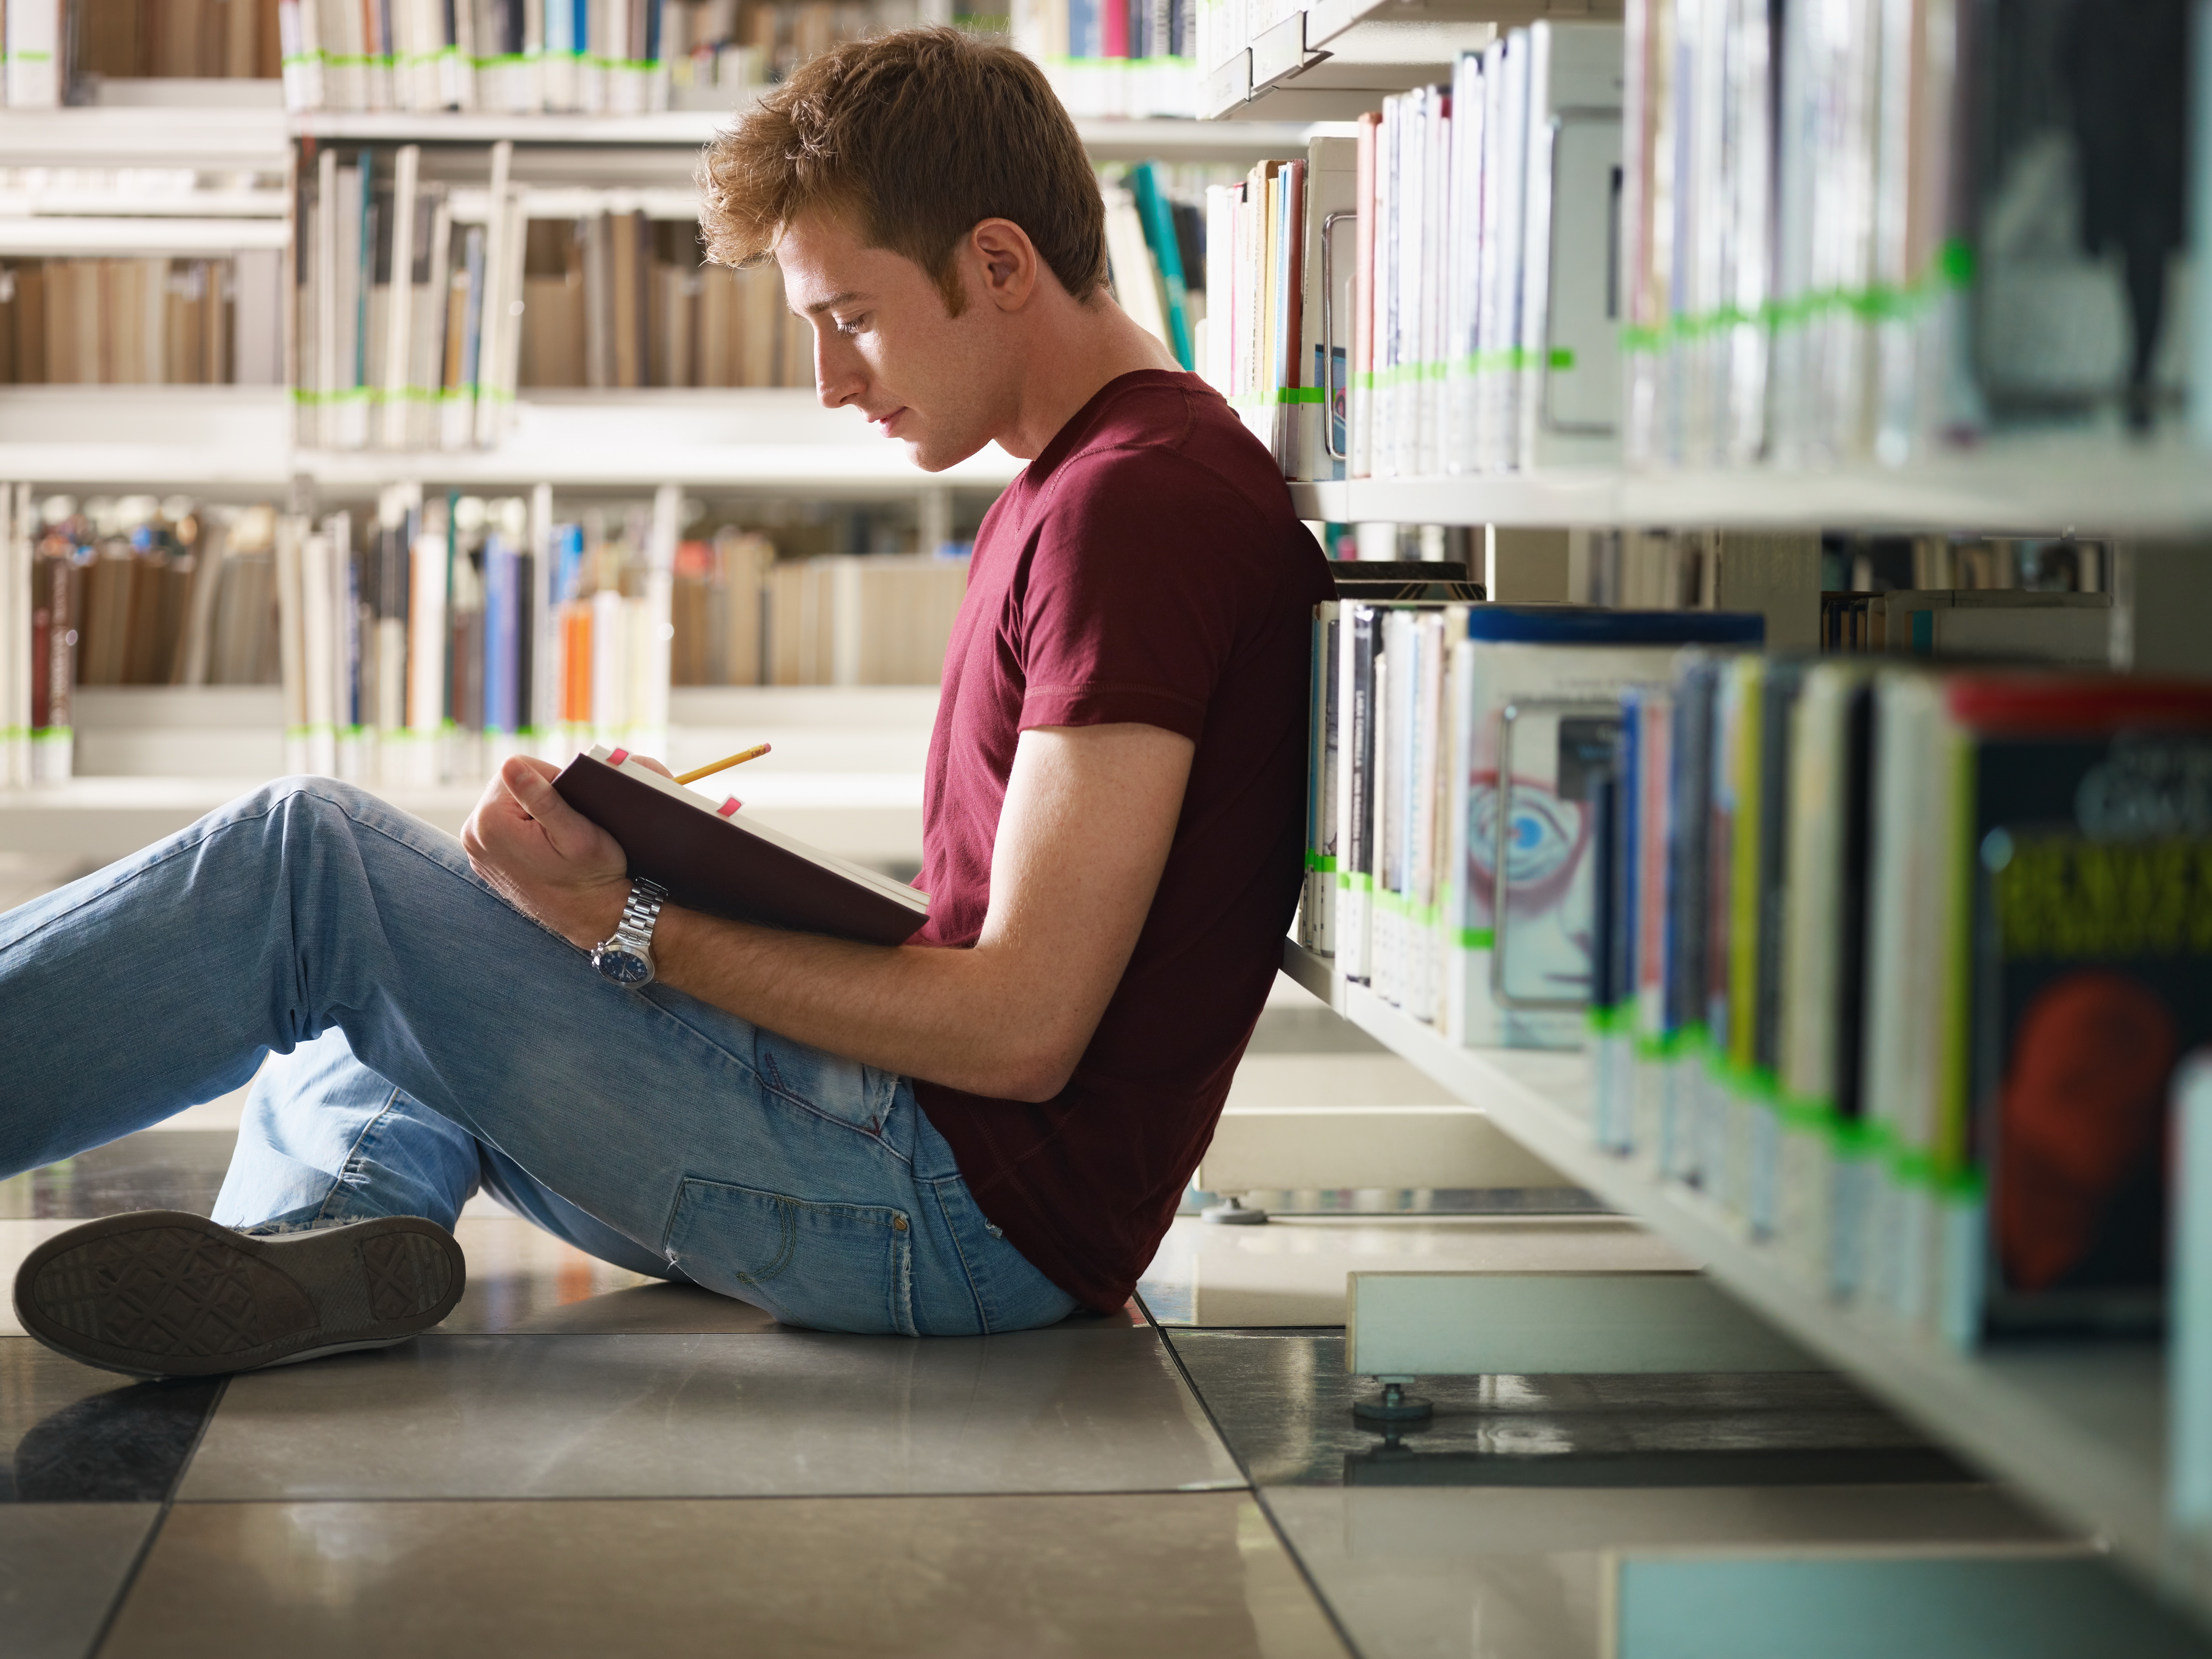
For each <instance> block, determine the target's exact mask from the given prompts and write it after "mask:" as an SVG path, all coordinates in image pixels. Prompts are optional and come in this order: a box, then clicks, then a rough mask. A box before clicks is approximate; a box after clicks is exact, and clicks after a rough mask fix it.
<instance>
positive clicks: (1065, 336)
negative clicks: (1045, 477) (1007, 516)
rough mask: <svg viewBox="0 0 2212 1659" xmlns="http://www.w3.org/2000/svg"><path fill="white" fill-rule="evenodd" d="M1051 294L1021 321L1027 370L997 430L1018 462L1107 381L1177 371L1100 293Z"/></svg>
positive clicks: (1166, 352)
mask: <svg viewBox="0 0 2212 1659" xmlns="http://www.w3.org/2000/svg"><path fill="white" fill-rule="evenodd" d="M1054 298H1055V299H1056V300H1057V301H1058V303H1057V304H1050V303H1048V304H1047V305H1044V306H1042V307H1039V308H1038V312H1037V313H1036V315H1034V316H1032V317H1030V318H1029V319H1026V321H1027V324H1028V328H1027V332H1028V334H1029V339H1028V340H1027V341H1026V342H1025V343H1026V344H1027V345H1028V347H1029V350H1028V352H1027V354H1026V355H1027V361H1028V362H1029V365H1030V368H1029V372H1028V373H1027V374H1025V375H1024V377H1023V378H1022V381H1021V384H1020V387H1019V392H1018V400H1017V404H1016V407H1015V409H1014V411H1013V415H1012V419H1011V420H1010V421H1009V422H1007V424H1006V428H1005V429H1003V430H1001V431H1000V433H999V434H998V435H997V436H998V440H999V447H1000V448H1001V449H1003V450H1005V451H1006V453H1008V454H1009V455H1012V456H1015V457H1016V458H1018V459H1021V460H1024V461H1032V460H1035V459H1036V458H1037V456H1038V455H1040V454H1041V453H1043V451H1044V447H1045V446H1046V445H1047V444H1048V443H1050V442H1051V441H1053V439H1054V436H1055V435H1057V434H1058V433H1059V431H1060V428H1062V427H1064V426H1066V424H1067V423H1068V422H1069V421H1071V420H1073V418H1074V417H1075V416H1076V414H1077V413H1078V412H1079V410H1081V409H1082V408H1083V406H1084V405H1085V404H1087V403H1089V402H1090V401H1091V399H1092V398H1095V397H1097V395H1098V393H1099V392H1100V391H1101V389H1103V387H1104V386H1106V385H1107V384H1108V383H1109V381H1113V380H1119V379H1121V376H1122V375H1124V374H1134V373H1136V372H1137V371H1138V370H1139V369H1147V368H1155V369H1166V370H1168V371H1170V373H1172V372H1175V371H1176V370H1179V369H1180V368H1182V365H1181V364H1180V363H1178V362H1176V360H1175V357H1174V355H1173V354H1172V353H1170V351H1169V350H1168V349H1167V348H1166V347H1165V346H1164V345H1162V344H1161V343H1160V342H1159V341H1158V339H1156V338H1155V337H1153V336H1152V335H1151V334H1148V333H1146V331H1144V330H1143V329H1141V328H1139V327H1138V326H1137V325H1136V324H1135V323H1133V322H1132V321H1131V320H1130V319H1129V316H1128V313H1126V312H1124V311H1123V310H1122V309H1121V307H1120V306H1118V305H1116V304H1115V303H1114V301H1113V300H1112V298H1111V297H1110V296H1109V295H1106V294H1104V293H1103V292H1101V293H1100V294H1098V295H1096V296H1094V297H1093V298H1092V299H1091V301H1089V302H1088V303H1084V302H1079V301H1075V300H1072V299H1069V298H1068V297H1067V296H1066V295H1065V294H1064V293H1063V294H1060V295H1055V296H1054Z"/></svg>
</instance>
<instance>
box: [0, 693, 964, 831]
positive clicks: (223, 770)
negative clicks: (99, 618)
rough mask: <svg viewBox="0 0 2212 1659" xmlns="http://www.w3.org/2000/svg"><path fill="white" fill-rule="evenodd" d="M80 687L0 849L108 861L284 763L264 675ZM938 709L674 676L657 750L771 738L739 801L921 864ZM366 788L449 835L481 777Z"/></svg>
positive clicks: (679, 760) (278, 720) (897, 699)
mask: <svg viewBox="0 0 2212 1659" xmlns="http://www.w3.org/2000/svg"><path fill="white" fill-rule="evenodd" d="M76 702H77V707H76V744H77V750H78V755H77V768H78V775H76V776H75V777H72V778H70V779H69V780H68V781H65V782H62V783H57V784H42V785H39V786H37V787H31V788H21V789H12V790H11V789H0V848H6V849H8V850H9V851H10V852H17V853H29V854H40V855H50V854H51V855H70V856H74V857H76V858H79V859H82V860H85V861H86V862H88V863H104V862H106V861H107V860H111V859H116V858H120V857H123V856H124V855H125V854H129V853H132V852H135V851H137V849H138V848H141V847H143V846H145V845H146V844H147V843H148V842H152V841H155V840H158V839H159V838H160V837H161V836H166V835H170V834H173V833H174V832H175V831H176V830H179V829H183V828H184V827H185V825H186V824H188V823H191V821H192V820H193V819H195V818H197V817H199V816H200V815H201V814H202V813H204V812H208V811H213V810H214V809H215V808H216V807H217V806H220V805H222V804H223V803H224V802H225V801H228V800H232V799H236V798H237V797H238V796H239V795H240V794H241V793H245V792H246V790H248V789H251V788H252V787H255V786H256V785H257V784H258V783H259V782H260V781H262V780H264V779H266V778H270V777H275V776H277V775H281V774H282V773H283V771H284V769H285V767H284V729H283V728H284V721H283V694H282V692H281V690H280V689H279V688H278V687H276V686H274V685H209V686H84V687H80V688H79V689H78V690H77V692H76ZM936 712H937V690H936V688H935V687H934V686H858V687H852V686H677V687H675V688H673V689H672V690H671V693H670V696H669V721H670V725H669V734H668V738H669V755H668V758H669V761H670V763H671V764H672V765H674V766H676V767H677V768H678V769H682V768H684V767H689V766H697V765H703V764H704V763H706V762H708V761H709V760H713V759H715V758H717V757H720V756H722V755H726V754H728V753H730V752H731V751H732V750H733V749H735V748H737V747H738V746H739V745H741V744H748V743H752V742H758V741H762V740H766V741H768V742H770V743H772V744H774V745H775V752H773V753H772V754H770V755H769V757H766V758H765V759H764V760H762V761H757V762H756V763H753V765H752V766H750V767H749V768H748V769H746V775H745V787H744V801H745V810H746V811H748V812H749V813H757V814H758V815H759V816H760V817H762V818H763V820H764V821H765V822H767V823H770V824H772V825H774V826H775V828H777V829H782V830H785V831H787V832H788V833H789V834H792V835H794V836H799V837H800V838H801V839H802V840H805V841H806V842H811V843H812V844H813V845H815V846H817V847H821V848H824V849H825V850H827V851H829V852H833V853H836V854H838V855H839V856H841V857H844V858H851V859H859V860H866V861H869V862H871V863H876V864H882V865H890V866H900V865H918V864H919V863H920V862H921V769H922V762H923V758H924V757H925V755H926V753H927V748H928V743H929V731H930V726H931V725H932V723H933V720H935V717H936ZM376 793H378V794H380V795H381V796H383V797H384V798H385V799H388V800H390V801H391V802H392V804H393V805H397V806H399V807H401V808H403V809H404V810H405V811H410V812H413V813H414V814H416V816H417V817H422V818H423V819H425V820H427V821H428V822H429V823H433V824H435V825H437V826H438V827H439V828H440V829H445V830H447V831H449V832H453V833H458V832H459V829H460V827H461V823H462V822H463V820H464V819H465V818H466V817H467V816H468V814H469V811H470V810H471V808H472V807H474V805H476V802H477V796H478V795H479V794H480V793H482V787H481V786H480V785H478V784H476V783H455V784H448V785H440V786H435V787H404V786H390V787H379V788H378V789H377V792H376Z"/></svg>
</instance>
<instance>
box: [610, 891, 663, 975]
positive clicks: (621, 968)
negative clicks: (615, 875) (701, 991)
mask: <svg viewBox="0 0 2212 1659" xmlns="http://www.w3.org/2000/svg"><path fill="white" fill-rule="evenodd" d="M667 897H668V890H667V889H666V888H665V887H663V886H661V885H660V884H659V883H658V882H651V881H647V879H646V878H644V877H643V876H636V877H633V878H631V880H630V884H629V902H628V903H626V904H624V905H623V913H622V920H621V921H618V922H617V923H616V924H615V931H614V937H613V938H611V939H606V940H605V941H603V942H602V943H600V944H599V945H594V946H592V967H594V968H596V969H599V972H600V974H601V975H603V976H605V978H608V979H611V980H612V981H614V982H615V983H616V984H617V985H627V986H629V987H630V988H631V989H632V990H635V989H637V988H638V987H640V986H644V985H650V984H652V983H653V924H654V923H655V922H657V921H659V920H660V907H661V905H662V904H663V903H664V902H665V901H666V899H667Z"/></svg>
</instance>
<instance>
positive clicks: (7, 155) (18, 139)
mask: <svg viewBox="0 0 2212 1659" xmlns="http://www.w3.org/2000/svg"><path fill="white" fill-rule="evenodd" d="M248 84H252V83H248ZM291 160H292V145H291V137H290V134H289V131H287V130H286V127H285V124H284V112H283V110H282V109H280V108H276V107H274V106H249V105H244V104H240V105H234V106H197V105H196V106H190V107H184V108H165V107H161V106H146V105H137V106H123V107H106V108H72V109H0V167H237V168H252V169H254V170H257V171H263V170H266V171H273V172H280V173H281V172H283V170H284V169H285V168H286V167H289V166H290V165H291Z"/></svg>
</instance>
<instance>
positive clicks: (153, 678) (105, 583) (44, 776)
mask: <svg viewBox="0 0 2212 1659" xmlns="http://www.w3.org/2000/svg"><path fill="white" fill-rule="evenodd" d="M0 504H4V506H5V507H6V509H7V521H6V525H5V530H6V546H7V556H6V561H5V568H4V570H0V575H4V578H5V582H6V592H4V594H0V679H4V684H5V686H6V692H5V697H4V702H0V737H4V740H5V746H6V748H7V750H8V754H7V757H6V763H5V765H6V770H5V774H4V777H0V781H5V782H9V783H25V782H32V781H51V780H55V779H60V778H66V777H67V776H69V775H70V764H71V763H70V751H71V747H72V733H71V729H70V706H71V701H72V698H73V696H74V694H75V691H76V687H78V686H79V685H255V684H269V683H273V682H275V681H276V679H277V678H278V658H279V643H278V641H279V635H278V629H277V603H276V601H277V586H276V575H277V560H276V547H277V538H276V526H277V520H276V513H275V512H274V510H273V509H272V508H270V507H268V506H266V505H262V506H257V507H232V506H226V505H220V504H210V503H206V502H196V501H191V500H189V499H187V498H184V497H173V498H171V499H170V500H167V501H155V499H154V498H153V497H152V496H125V497H122V498H120V499H116V498H101V499H95V500H91V501H84V502H82V503H79V502H78V501H76V500H75V499H74V498H72V497H70V496H67V495H50V496H46V497H45V498H44V499H40V498H39V497H38V496H36V495H34V494H33V491H32V489H31V487H30V486H29V485H27V484H17V485H11V486H6V487H4V488H0Z"/></svg>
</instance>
